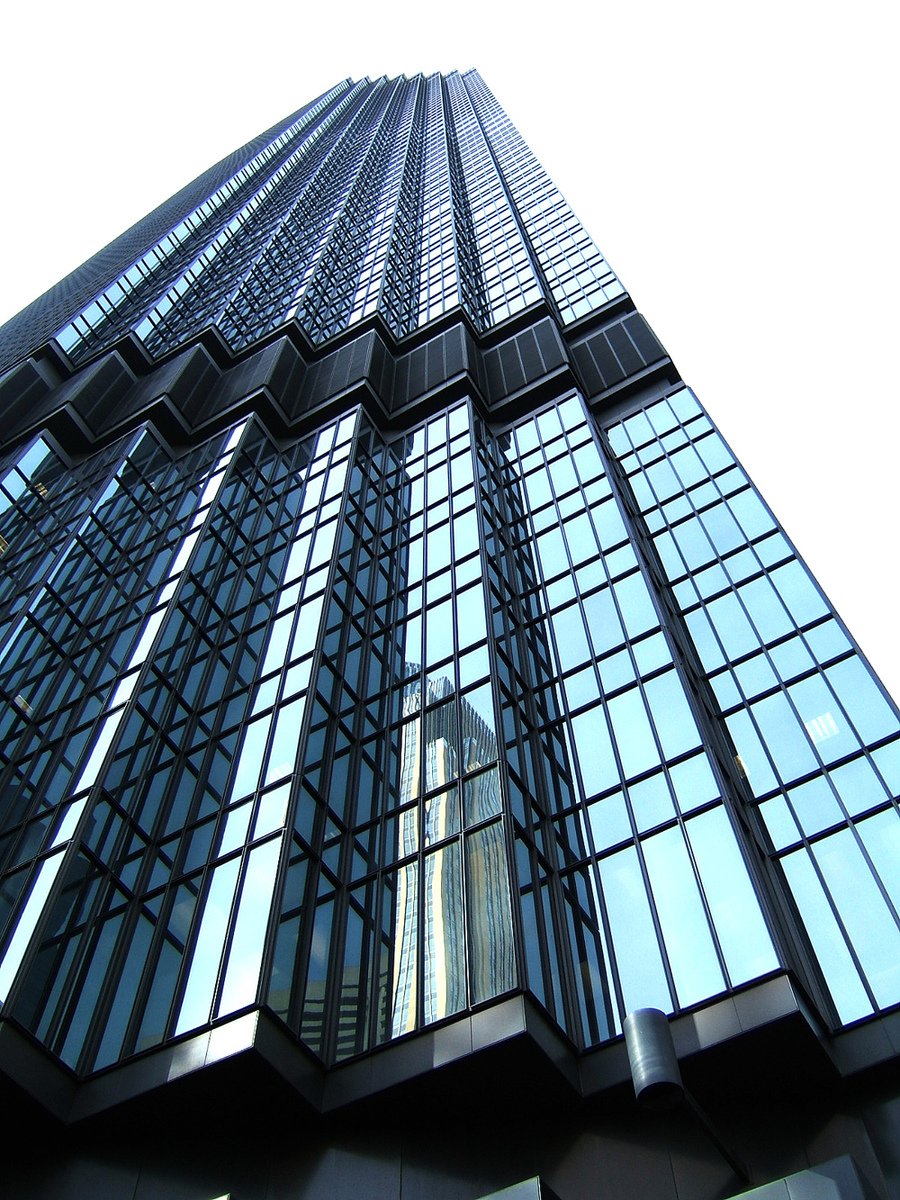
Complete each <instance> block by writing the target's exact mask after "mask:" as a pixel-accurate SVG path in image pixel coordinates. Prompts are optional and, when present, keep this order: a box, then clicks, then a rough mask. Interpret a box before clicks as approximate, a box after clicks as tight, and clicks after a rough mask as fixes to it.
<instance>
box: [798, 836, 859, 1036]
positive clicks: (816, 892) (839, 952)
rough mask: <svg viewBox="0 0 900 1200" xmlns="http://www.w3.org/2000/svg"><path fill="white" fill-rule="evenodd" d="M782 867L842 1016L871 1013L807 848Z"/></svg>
mask: <svg viewBox="0 0 900 1200" xmlns="http://www.w3.org/2000/svg"><path fill="white" fill-rule="evenodd" d="M782 866H783V867H784V873H785V876H786V877H787V881H788V883H789V884H790V888H791V891H792V892H793V895H794V900H795V901H796V903H797V907H798V909H799V910H800V916H801V919H802V920H803V922H804V924H805V926H806V929H807V932H808V934H809V938H810V941H811V942H812V945H813V949H814V950H815V952H816V957H817V958H818V960H819V963H820V965H821V967H822V970H823V972H824V974H825V980H826V982H827V984H828V988H829V991H830V992H831V997H832V999H833V1000H834V1003H835V1007H836V1008H837V1011H838V1015H839V1016H840V1019H841V1020H842V1021H845V1022H847V1021H855V1020H857V1019H858V1018H859V1017H867V1016H869V1014H870V1013H871V1012H872V1005H871V1003H870V1002H869V998H868V996H867V995H866V991H865V988H864V987H863V985H862V982H861V980H860V978H859V973H858V971H857V970H856V967H855V966H854V965H853V959H852V958H851V957H850V952H849V950H848V949H847V944H846V942H845V941H844V937H843V935H842V933H841V931H840V927H839V925H838V923H837V921H836V920H835V918H834V913H833V912H832V910H831V906H830V905H829V903H828V900H827V899H826V896H825V893H824V891H823V890H822V885H821V884H820V883H819V880H818V877H817V876H816V873H815V871H814V870H813V866H812V863H811V862H810V859H809V855H808V853H807V851H806V850H798V851H796V853H794V854H790V855H788V857H787V858H785V859H783V860H782Z"/></svg>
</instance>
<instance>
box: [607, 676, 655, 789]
mask: <svg viewBox="0 0 900 1200" xmlns="http://www.w3.org/2000/svg"><path fill="white" fill-rule="evenodd" d="M607 708H608V710H609V719H610V721H611V722H612V727H613V735H614V737H615V742H616V747H617V748H618V751H619V760H620V761H621V763H622V770H623V772H624V774H625V777H626V779H627V778H629V777H630V776H632V775H640V774H641V773H642V772H643V771H646V770H648V768H650V767H653V766H655V765H656V764H657V763H658V762H659V751H658V750H657V748H656V743H655V741H654V740H653V730H652V728H651V725H650V722H649V720H648V719H647V709H646V707H645V705H644V700H643V697H642V696H641V693H640V689H639V688H632V689H631V691H628V692H624V693H623V694H622V695H621V696H616V697H615V699H614V700H610V702H609V704H608V705H607Z"/></svg>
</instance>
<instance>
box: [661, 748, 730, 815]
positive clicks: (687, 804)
mask: <svg viewBox="0 0 900 1200" xmlns="http://www.w3.org/2000/svg"><path fill="white" fill-rule="evenodd" d="M669 778H670V779H671V780H672V786H673V787H674V789H675V795H676V797H677V799H678V807H679V808H680V809H681V811H682V812H683V813H689V812H693V811H694V809H695V808H700V806H701V805H703V804H708V803H709V802H710V801H711V800H715V799H717V798H718V795H719V787H718V784H717V783H716V779H715V776H714V775H713V773H712V767H710V765H709V760H708V759H707V757H706V755H705V754H698V755H697V756H696V757H695V758H689V759H688V760H687V761H686V762H682V763H679V764H678V765H677V766H675V767H671V768H670V769H669Z"/></svg>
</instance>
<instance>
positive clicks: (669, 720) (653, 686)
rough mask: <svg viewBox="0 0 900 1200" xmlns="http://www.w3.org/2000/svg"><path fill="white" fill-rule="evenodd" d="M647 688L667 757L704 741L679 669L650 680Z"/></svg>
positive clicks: (651, 709) (654, 718)
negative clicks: (689, 703)
mask: <svg viewBox="0 0 900 1200" xmlns="http://www.w3.org/2000/svg"><path fill="white" fill-rule="evenodd" d="M644 691H645V693H646V696H647V700H648V701H649V704H650V711H651V713H652V715H653V724H654V725H655V726H656V732H657V734H658V736H659V740H660V744H661V745H662V749H663V754H664V755H665V757H666V758H676V757H677V756H678V755H679V754H683V753H684V751H685V750H690V749H691V748H692V747H693V746H697V745H699V744H700V735H699V734H698V732H697V725H696V722H695V721H694V717H693V714H692V713H691V710H690V707H689V705H688V702H687V697H686V696H685V694H684V688H683V686H682V684H681V680H680V679H679V678H678V675H677V673H676V672H675V671H666V673H665V674H664V675H658V676H657V677H656V678H655V679H651V680H649V681H648V682H647V683H645V684H644Z"/></svg>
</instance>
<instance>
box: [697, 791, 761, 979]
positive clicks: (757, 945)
mask: <svg viewBox="0 0 900 1200" xmlns="http://www.w3.org/2000/svg"><path fill="white" fill-rule="evenodd" d="M687 831H688V840H689V841H690V843H691V847H692V849H693V851H694V856H695V858H696V860H697V868H698V870H699V872H700V878H701V880H702V883H703V890H704V891H705V893H706V899H707V901H708V902H709V907H710V910H711V911H712V917H713V924H714V925H715V927H716V933H717V934H718V935H719V944H720V945H721V947H722V953H723V954H724V956H725V965H726V966H727V968H728V973H729V975H730V976H731V982H732V983H735V984H737V983H744V982H745V981H746V980H748V979H755V978H756V977H757V976H758V975H764V974H766V972H767V971H774V970H775V969H776V967H777V966H778V960H777V958H776V956H775V949H774V947H773V945H772V939H771V938H770V937H769V932H768V930H767V929H766V923H765V920H764V919H763V915H762V911H761V909H760V906H759V901H758V900H757V898H756V893H755V892H754V890H753V885H752V884H751V882H750V876H749V875H748V873H747V867H746V865H745V864H744V860H743V858H742V857H741V852H740V850H739V849H738V845H737V842H736V840H735V836H734V832H733V830H732V828H731V825H730V824H729V821H728V816H727V815H726V813H725V811H724V809H722V808H714V809H711V810H710V811H709V812H707V813H702V814H701V815H700V816H699V817H695V818H694V819H693V820H692V821H689V822H688V824H687Z"/></svg>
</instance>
